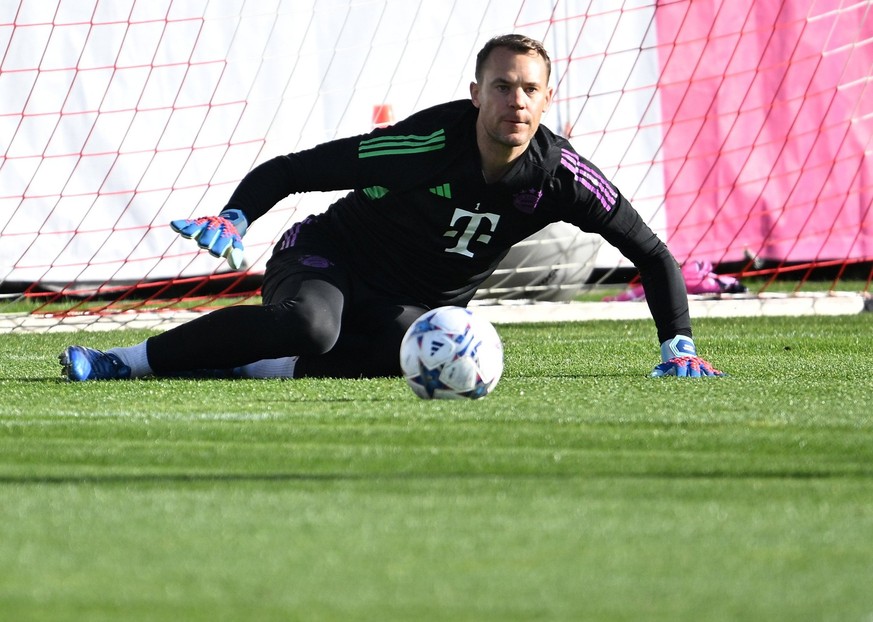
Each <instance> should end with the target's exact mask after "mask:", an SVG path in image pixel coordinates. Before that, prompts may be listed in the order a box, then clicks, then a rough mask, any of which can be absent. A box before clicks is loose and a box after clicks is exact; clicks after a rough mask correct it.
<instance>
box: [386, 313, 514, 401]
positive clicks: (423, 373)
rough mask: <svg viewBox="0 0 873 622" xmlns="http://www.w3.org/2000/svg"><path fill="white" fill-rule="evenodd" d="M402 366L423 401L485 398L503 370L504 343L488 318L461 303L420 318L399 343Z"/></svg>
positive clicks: (414, 390) (411, 385)
mask: <svg viewBox="0 0 873 622" xmlns="http://www.w3.org/2000/svg"><path fill="white" fill-rule="evenodd" d="M400 367H401V368H402V369H403V375H404V376H405V377H406V382H407V383H409V386H410V387H411V388H412V391H413V392H414V393H415V394H416V395H417V396H418V397H420V398H423V399H446V398H463V397H467V398H471V399H477V398H480V397H484V396H485V395H488V394H489V393H491V391H493V390H494V387H495V386H497V381H498V380H500V375H501V374H502V373H503V344H502V343H501V341H500V337H499V336H498V334H497V331H496V330H494V327H493V326H492V325H491V323H490V322H488V320H485V319H484V318H481V317H479V316H477V315H475V314H474V313H473V312H472V311H470V310H469V309H463V308H461V307H439V308H437V309H433V310H431V311H428V312H427V313H425V314H424V315H422V316H421V317H419V318H418V319H417V320H416V321H415V322H414V323H413V324H412V326H410V327H409V330H407V331H406V335H404V337H403V342H402V343H401V344H400Z"/></svg>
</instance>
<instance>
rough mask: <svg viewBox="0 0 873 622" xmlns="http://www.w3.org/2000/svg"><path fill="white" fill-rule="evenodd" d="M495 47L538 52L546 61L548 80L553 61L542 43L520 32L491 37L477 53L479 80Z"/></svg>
mask: <svg viewBox="0 0 873 622" xmlns="http://www.w3.org/2000/svg"><path fill="white" fill-rule="evenodd" d="M494 48H508V49H510V50H512V51H513V52H518V53H519V54H530V53H531V52H536V53H537V54H539V55H540V57H541V58H542V59H543V61H544V62H545V63H546V80H548V79H549V76H550V75H551V74H552V61H551V59H550V58H549V53H548V52H546V48H545V47H543V44H542V43H540V42H539V41H537V40H536V39H531V38H530V37H525V36H524V35H519V34H509V35H499V36H497V37H493V38H492V39H489V40H488V42H487V43H486V44H485V45H484V46H483V47H482V49H481V50H479V53H478V54H477V55H476V81H477V82H478V81H481V80H482V68H483V67H484V66H485V62H486V61H487V60H488V56H490V55H491V52H492V51H494Z"/></svg>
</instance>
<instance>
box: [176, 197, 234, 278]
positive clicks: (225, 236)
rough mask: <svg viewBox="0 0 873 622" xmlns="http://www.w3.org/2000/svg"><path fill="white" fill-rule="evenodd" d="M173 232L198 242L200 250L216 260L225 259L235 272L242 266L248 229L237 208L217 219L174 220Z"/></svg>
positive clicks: (207, 217)
mask: <svg viewBox="0 0 873 622" xmlns="http://www.w3.org/2000/svg"><path fill="white" fill-rule="evenodd" d="M170 226H171V227H172V228H173V231H175V232H176V233H178V234H179V235H181V236H182V237H183V238H189V239H192V240H196V241H197V245H198V246H199V247H200V248H203V249H206V250H208V251H209V254H210V255H212V256H214V257H225V258H226V259H227V263H228V264H230V267H231V268H233V269H234V270H239V269H240V267H242V265H243V254H244V249H243V243H242V236H244V235H245V232H246V229H247V228H248V222H247V221H246V217H245V215H244V214H243V213H242V212H241V211H239V210H237V209H229V210H225V211H223V212H221V214H219V215H218V216H206V217H204V218H195V219H182V220H174V221H173V222H171V223H170Z"/></svg>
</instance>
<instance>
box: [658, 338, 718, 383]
mask: <svg viewBox="0 0 873 622" xmlns="http://www.w3.org/2000/svg"><path fill="white" fill-rule="evenodd" d="M661 361H662V362H661V363H660V364H659V365H656V366H655V369H653V370H652V378H660V377H661V376H676V377H678V378H700V377H702V376H724V372H721V371H719V370H717V369H715V368H714V367H713V366H712V365H710V364H709V363H707V362H706V361H704V360H703V359H702V358H700V357H698V356H697V348H696V347H695V346H694V341H693V340H692V339H691V337H686V336H685V335H676V336H675V337H673V338H672V339H670V340H669V341H665V342H664V343H662V344H661Z"/></svg>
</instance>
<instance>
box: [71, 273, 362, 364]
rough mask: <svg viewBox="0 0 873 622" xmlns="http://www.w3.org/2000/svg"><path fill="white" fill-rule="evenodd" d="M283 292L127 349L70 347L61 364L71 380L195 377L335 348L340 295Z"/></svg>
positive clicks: (304, 285) (331, 290) (317, 283)
mask: <svg viewBox="0 0 873 622" xmlns="http://www.w3.org/2000/svg"><path fill="white" fill-rule="evenodd" d="M279 290H280V293H281V295H282V296H281V298H280V299H279V302H275V303H272V304H266V305H264V306H256V305H239V306H235V307H226V308H223V309H218V310H216V311H213V312H211V313H209V314H207V315H204V316H201V317H199V318H196V319H194V320H192V321H190V322H187V323H185V324H182V325H181V326H177V327H176V328H173V329H171V330H168V331H166V332H164V333H161V334H159V335H156V336H154V337H150V338H149V339H147V340H146V341H144V342H142V343H140V344H138V345H136V346H132V347H130V348H114V349H112V350H109V351H108V352H106V353H104V352H100V351H97V350H92V349H90V348H83V347H81V346H71V347H69V348H67V349H65V350H64V352H63V353H61V356H60V362H61V365H62V366H63V368H64V373H65V375H66V376H67V377H68V378H69V379H71V380H93V379H110V378H130V377H139V376H144V375H151V374H155V375H158V376H176V375H198V374H199V373H202V372H204V371H206V372H211V371H213V370H232V369H234V368H237V367H241V366H243V365H246V364H248V363H254V362H256V361H261V360H263V359H277V358H280V357H288V356H297V355H318V354H323V353H324V352H327V351H328V350H330V349H331V348H332V347H333V346H334V345H335V344H336V341H337V339H338V337H339V332H340V325H341V320H342V312H343V306H344V303H345V294H344V293H343V292H342V291H341V289H340V288H339V287H337V286H336V285H334V284H333V283H331V282H329V281H325V280H321V279H319V278H312V276H311V275H298V278H294V279H286V280H285V281H284V282H283V283H282V285H281V287H280V288H279ZM207 375H208V374H207Z"/></svg>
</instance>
